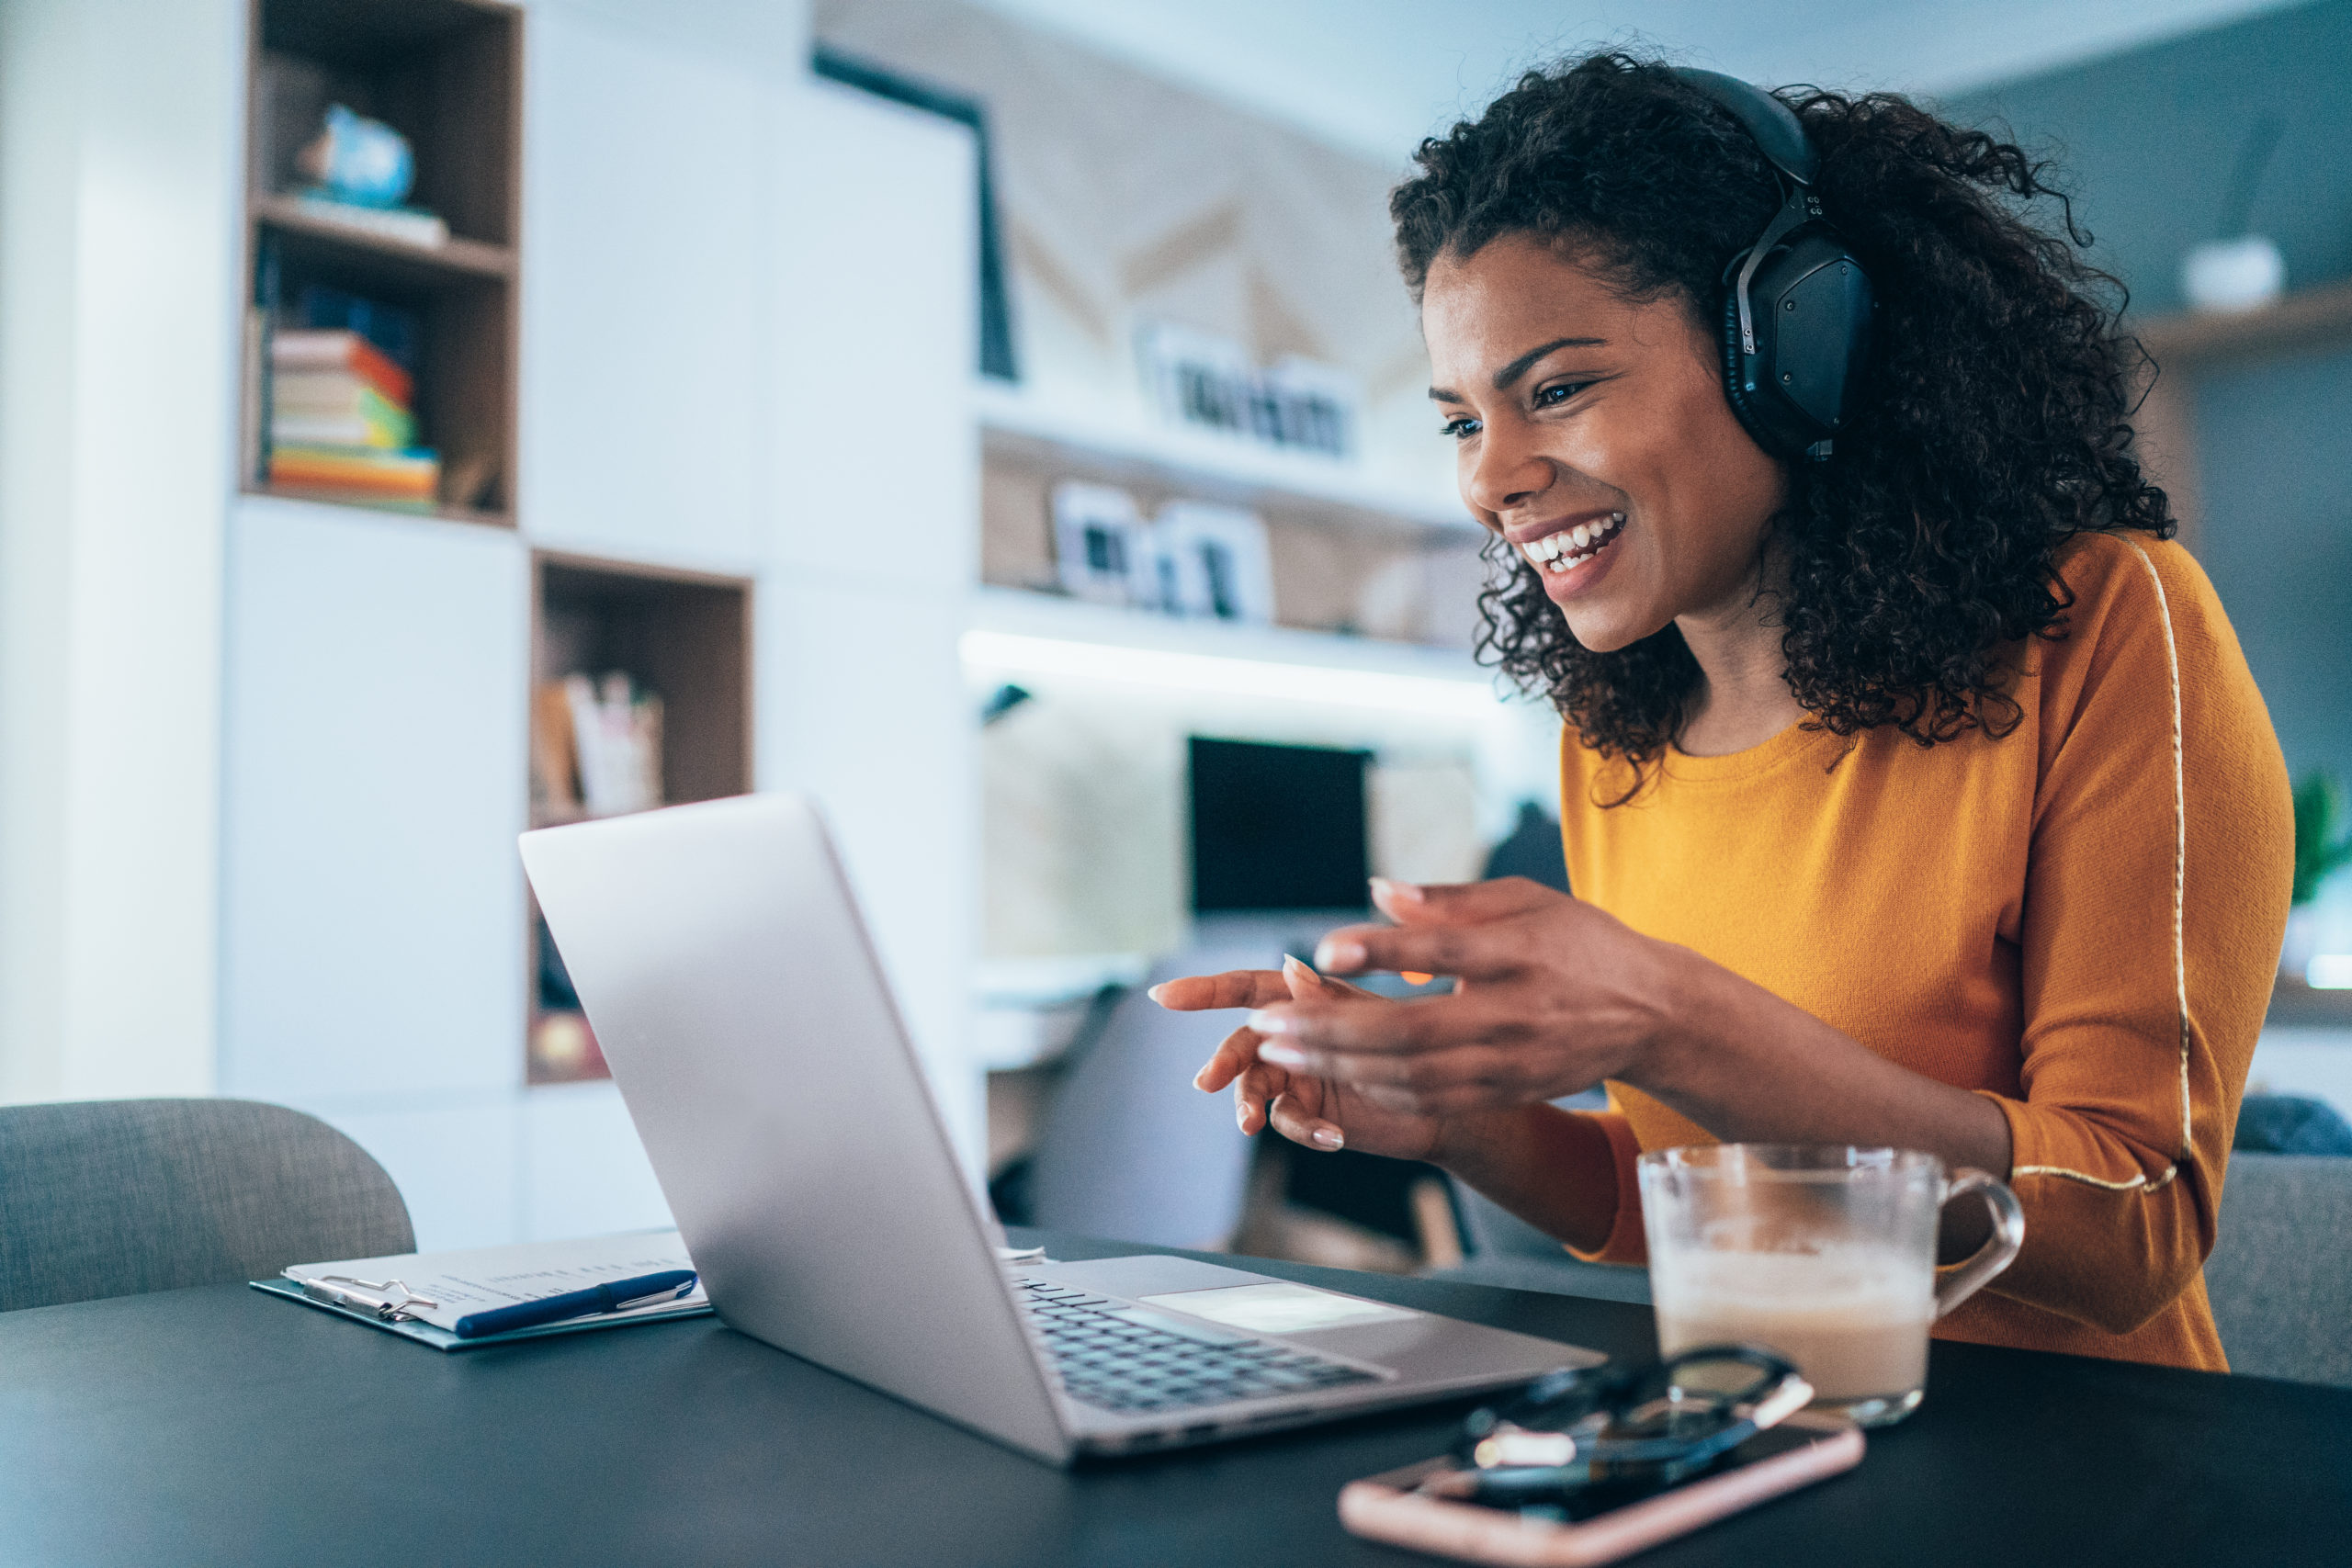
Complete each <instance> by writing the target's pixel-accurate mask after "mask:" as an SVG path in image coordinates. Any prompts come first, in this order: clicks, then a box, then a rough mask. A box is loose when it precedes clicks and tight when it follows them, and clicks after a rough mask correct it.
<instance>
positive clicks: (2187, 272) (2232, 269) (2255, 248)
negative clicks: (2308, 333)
mask: <svg viewBox="0 0 2352 1568" xmlns="http://www.w3.org/2000/svg"><path fill="white" fill-rule="evenodd" d="M2280 132H2281V128H2280V125H2279V122H2278V118H2277V117H2275V116H2271V115H2265V116H2264V117H2263V118H2261V119H2259V120H2257V121H2256V122H2255V127H2254V130H2252V131H2250V132H2249V133H2248V134H2247V136H2246V142H2245V148H2244V149H2243V150H2242V151H2241V152H2239V154H2238V163H2237V168H2236V169H2235V171H2234V172H2233V174H2232V175H2231V177H2230V188H2229V195H2228V196H2227V197H2226V198H2225V199H2224V201H2223V204H2222V237H2221V238H2219V239H2216V240H2209V241H2207V242H2205V243H2203V244H2200V245H2196V246H2193V247H2191V248H2190V250H2189V252H2188V256H2187V257H2186V258H2184V260H2183V261H2182V263H2181V279H2180V281H2181V292H2182V293H2184V294H2186V295H2187V296H2188V303H2189V307H2190V308H2191V309H2192V310H2255V309H2257V308H2258V307H2260V306H2264V305H2267V304H2269V303H2270V302H2271V301H2272V300H2273V299H2278V296H2279V294H2280V293H2281V292H2282V291H2283V290H2284V289H2285V288H2286V287H2287V262H2286V258H2285V257H2284V256H2282V255H2280V254H2278V245H2277V244H2276V243H2274V242H2272V241H2271V240H2270V239H2268V238H2267V237H2266V236H2264V235H2261V234H2257V233H2256V232H2255V231H2254V198H2255V194H2256V192H2257V191H2258V190H2259V189H2260V188H2261V186H2262V176H2263V175H2264V173H2265V172H2266V171H2267V170H2268V168H2269V166H2270V159H2271V155H2272V154H2273V153H2275V152H2278V139H2279V136H2280Z"/></svg>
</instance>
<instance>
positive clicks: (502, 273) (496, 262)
mask: <svg viewBox="0 0 2352 1568" xmlns="http://www.w3.org/2000/svg"><path fill="white" fill-rule="evenodd" d="M253 207H254V218H255V219H257V220H259V221H261V222H262V223H263V224H265V225H266V226H267V227H268V228H270V229H272V230H274V231H277V233H278V234H280V235H282V236H283V237H284V240H285V245H286V249H287V250H288V252H289V253H290V254H293V255H295V256H298V257H302V258H304V259H308V257H309V255H311V254H324V255H329V256H335V257H338V258H339V259H342V260H344V261H345V262H346V263H347V264H348V265H350V266H351V267H352V268H354V269H355V270H359V271H363V272H365V271H375V272H378V273H380V275H381V276H384V277H385V278H387V279H388V280H390V282H391V283H392V284H393V285H394V286H395V287H398V288H402V289H404V290H414V289H418V288H424V289H432V288H470V287H473V286H474V285H476V284H477V283H479V282H481V280H483V279H485V278H496V279H500V280H504V279H506V278H510V277H512V276H515V253H514V252H513V251H511V250H509V249H507V248H506V247H505V246H504V245H491V244H485V243H482V242H481V241H480V240H469V239H467V238H465V237H464V236H463V235H459V234H452V235H450V236H449V238H448V239H447V240H446V241H444V242H443V243H440V244H438V245H417V244H411V243H409V242H407V241H406V240H396V239H393V238H392V237H391V236H390V235H388V234H378V233H375V232H372V231H368V230H366V229H361V228H357V227H355V226H354V225H351V224H348V223H338V222H336V221H335V220H333V219H331V218H323V217H321V216H320V215H318V214H317V213H315V212H311V211H310V210H309V209H306V208H304V207H303V206H302V205H301V203H300V202H299V201H297V200H296V199H295V198H294V197H290V196H264V197H256V198H255V199H254V204H253ZM312 247H315V248H316V250H315V253H314V252H313V250H312Z"/></svg>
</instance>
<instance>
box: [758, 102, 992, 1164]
mask: <svg viewBox="0 0 2352 1568" xmlns="http://www.w3.org/2000/svg"><path fill="white" fill-rule="evenodd" d="M787 111H788V112H787V115H786V118H785V119H784V121H783V122H782V124H781V126H780V134H779V139H778V143H777V156H776V190H777V203H776V212H777V215H778V224H779V228H778V234H779V240H780V244H779V254H778V258H777V268H776V272H775V276H774V280H773V283H772V285H771V287H772V288H774V289H775V299H776V301H777V304H776V309H775V320H776V321H777V329H776V335H775V340H774V342H775V355H776V361H777V365H778V369H779V374H778V378H777V389H778V396H777V402H776V406H775V424H774V425H773V427H772V428H771V430H770V431H769V432H768V433H767V439H766V441H765V442H764V443H763V446H764V447H765V449H766V452H767V457H768V462H769V465H770V476H771V477H770V486H771V490H772V493H773V494H774V495H775V509H774V512H773V514H772V521H771V528H770V532H769V535H768V539H767V543H766V555H765V561H766V570H765V571H764V572H763V576H762V579H761V585H760V593H759V601H758V605H757V615H758V619H759V637H760V641H761V645H762V649H763V652H762V662H761V672H760V685H759V694H758V702H759V735H760V747H759V756H758V770H759V784H760V787H761V788H763V789H777V788H793V789H805V790H808V791H809V792H811V793H813V794H814V795H816V796H817V797H818V799H819V800H820V802H821V803H822V804H823V806H824V807H825V809H826V812H827V814H828V816H829V818H830V819H831V822H832V825H833V828H834V830H835V832H836V834H837V835H838V836H839V838H840V840H841V844H842V858H843V859H844V860H845V861H846V862H847V863H848V867H849V871H850V875H851V878H852V880H853V881H854V883H855V885H856V887H857V893H858V897H859V898H860V900H861V902H862V903H863V905H864V907H865V914H866V917H867V919H868V921H869V923H870V924H871V926H872V928H873V931H874V934H875V940H876V946H877V947H879V948H880V950H881V953H882V958H883V964H884V967H885V969H886V970H887V971H888V974H889V976H890V979H891V983H892V986H893V987H894V988H895V990H896V991H897V994H898V997H899V1003H900V1006H901V1008H902V1009H903V1010H904V1011H905V1013H906V1016H907V1021H908V1025H909V1028H910V1031H911V1032H912V1033H913V1035H914V1037H915V1042H916V1044H917V1047H918V1049H919V1050H920V1051H921V1052H922V1055H923V1057H924V1060H925V1063H926V1065H927V1066H928V1067H929V1069H930V1072H931V1076H932V1081H933V1088H934V1090H935V1091H936V1092H937V1094H938V1096H939V1099H940V1109H941V1111H942V1113H943V1115H944V1118H945V1120H946V1122H947V1124H948V1127H949V1129H950V1132H951V1134H952V1135H953V1136H954V1137H955V1139H956V1145H957V1150H958V1153H959V1154H960V1155H961V1156H962V1157H963V1159H964V1163H965V1166H966V1168H967V1170H969V1171H971V1172H973V1173H975V1174H976V1175H977V1174H978V1171H979V1170H980V1168H981V1165H982V1162H983V1160H984V1158H985V1145H986V1130H985V1122H986V1115H985V1107H984V1103H983V1098H984V1096H983V1080H982V1077H981V1074H980V1072H979V1070H978V1067H977V1066H973V1065H972V1062H971V1057H970V1053H969V1050H968V1048H967V1032H968V1029H969V1015H970V1011H971V965H972V961H973V958H974V956H975V954H976V953H977V952H978V921H979V887H978V839H979V824H978V808H979V807H978V771H977V769H978V761H977V750H976V736H977V732H978V717H977V714H976V712H975V710H974V709H973V708H972V707H971V705H969V703H968V702H967V698H966V695H965V693H964V685H963V675H962V670H961V666H960V664H959V662H958V659H957V653H956V639H957V637H958V635H959V634H960V633H961V631H962V630H963V628H964V626H965V623H966V619H967V616H968V615H969V614H970V601H971V594H972V591H973V588H974V586H975V584H976V583H977V582H978V577H979V511H978V506H979V477H978V476H979V448H978V435H977V432H976V428H975V426H974V424H973V421H972V413H971V409H970V403H969V398H970V392H969V388H970V384H971V381H972V372H973V367H974V366H975V365H976V363H977V361H978V341H977V336H976V333H977V317H976V311H975V308H974V295H975V288H974V284H973V278H974V276H975V271H976V264H975V257H976V256H977V254H978V250H977V245H978V241H977V224H978V213H977V210H976V207H975V202H974V188H975V185H976V179H975V169H974V165H973V147H972V141H971V138H970V135H969V133H968V132H967V131H966V130H963V129H962V128H961V127H958V126H956V125H953V124H951V123H950V122H947V121H944V120H942V119H939V118H935V117H933V116H929V115H922V114H917V113H914V112H912V111H910V110H906V109H901V108H899V107H894V106H891V105H888V104H885V103H881V102H878V101H876V100H875V99H873V98H870V97H866V96H861V95H857V94H853V93H849V92H847V91H844V90H841V89H837V88H832V87H828V86H823V85H817V86H812V87H810V88H809V89H808V90H806V91H805V92H803V93H801V94H799V95H797V96H795V97H794V99H793V100H792V101H791V102H790V103H789V104H788V105H787Z"/></svg>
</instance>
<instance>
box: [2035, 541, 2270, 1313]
mask: <svg viewBox="0 0 2352 1568" xmlns="http://www.w3.org/2000/svg"><path fill="white" fill-rule="evenodd" d="M2075 562H2076V564H2078V565H2081V566H2083V567H2085V568H2086V569H2087V570H2083V571H2082V572H2081V573H2080V574H2079V575H2080V578H2081V581H2076V577H2077V574H2076V573H2075V571H2072V570H2070V571H2069V572H2068V579H2069V582H2070V585H2072V586H2073V587H2074V588H2075V592H2076V594H2077V599H2076V603H2075V607H2074V610H2073V613H2072V615H2071V616H2070V620H2069V626H2068V631H2067V635H2066V637H2064V639H2063V640H2062V641H2059V642H2056V643H2045V644H2042V645H2041V654H2040V656H2039V657H2040V664H2041V669H2040V672H2039V677H2038V678H2039V679H2040V680H2041V693H2040V715H2041V733H2040V738H2039V744H2040V746H2041V768H2040V779H2039V784H2038V788H2037V792H2036V797H2035V802H2034V823H2033V831H2032V839H2031V844H2030V854H2029V861H2028V865H2027V874H2026V886H2025V899H2024V904H2023V908H2022V911H2021V914H2020V917H2019V936H2018V944H2019V958H2020V961H2021V967H2022V976H2023V981H2024V998H2023V999H2024V1006H2025V1033H2024V1040H2023V1050H2024V1060H2023V1066H2022V1069H2021V1072H2020V1076H2019V1081H2020V1084H2021V1088H2022V1095H2021V1097H2020V1098H2010V1097H2007V1096H2002V1095H1992V1096H1989V1098H1992V1099H1993V1100H1995V1101H1996V1103H1997V1104H1998V1105H1999V1106H2000V1108H2001V1110H2002V1111H2003V1112H2004V1113H2006V1115H2007V1118H2008V1122H2009V1132H2010V1136H2011V1139H2012V1144H2013V1152H2012V1156H2011V1168H2010V1184H2011V1186H2013V1187H2014V1188H2015V1189H2016V1190H2017V1194H2018V1201H2020V1203H2021V1204H2022V1205H2023V1206H2024V1209H2025V1214H2026V1242H2025V1247H2024V1250H2023V1251H2022V1252H2020V1253H2019V1254H2018V1258H2017V1261H2016V1262H2015V1263H2014V1264H2012V1265H2011V1266H2010V1268H2009V1269H2008V1270H2007V1272H2006V1273H2004V1274H2003V1275H2002V1276H2001V1277H2000V1278H1999V1279H1998V1280H1996V1281H1995V1282H1994V1284H1993V1285H1992V1286H1991V1287H1990V1288H1991V1289H1992V1290H1993V1291H1995V1292H1998V1293H2000V1294H2003V1295H2007V1296H2010V1297H2013V1298H2015V1299H2017V1300H2018V1301H2022V1302H2025V1303H2029V1304H2030V1305H2033V1306H2037V1307H2041V1308H2044V1309H2046V1310H2048V1311H2051V1312H2055V1313H2059V1314H2064V1315H2066V1316H2068V1317H2072V1318H2075V1319H2078V1320H2081V1321H2084V1322H2086V1323H2089V1324H2091V1325H2095V1326H2097V1327H2098V1328H2102V1329H2105V1330H2107V1331H2108V1332H2110V1333H2119V1334H2120V1333H2124V1332H2128V1331H2129V1330H2131V1329H2132V1328H2134V1327H2137V1326H2138V1325H2140V1324H2142V1323H2144V1322H2145V1321H2147V1320H2148V1319H2149V1318H2150V1317H2152V1316H2154V1314H2156V1313H2157V1312H2158V1311H2160V1310H2162V1309H2163V1308H2164V1306H2165V1304H2166V1303H2169V1302H2171V1301H2172V1299H2173V1298H2174V1297H2175V1296H2176V1295H2177V1294H2178V1293H2179V1292H2181V1290H2182V1289H2183V1288H2185V1287H2186V1286H2187V1285H2188V1282H2189V1281H2190V1280H2191V1279H2193V1278H2194V1277H2195V1275H2196V1273H2197V1271H2198V1269H2199V1267H2200V1266H2201V1265H2202V1264H2203V1262H2204V1259H2205V1257H2206V1255H2207V1253H2209V1252H2210V1251H2211V1249H2212V1245H2213V1235H2214V1223H2215V1215H2216V1212H2217V1210H2218V1207H2219V1204H2220V1199H2221V1187H2222V1172H2223V1169H2224V1168H2225V1166H2226V1163H2227V1160H2228V1156H2229V1147H2230V1141H2231V1137H2232V1134H2233V1131H2234V1129H2235V1125H2236V1121H2237V1107H2238V1100H2239V1097H2240V1095H2241V1094H2242V1092H2243V1091H2244V1089H2245V1075H2246V1069H2247V1066H2248V1064H2249V1063H2250V1061H2251V1060H2252V1057H2253V1054H2254V1043H2255V1037H2256V1034H2257V1033H2258V1032H2260V1030H2261V1027H2262V1019H2263V1014H2264V1012H2265V1010H2266V1009H2267V1004H2268V999H2269V993H2270V986H2271V980H2272V976H2273V975H2274V974H2275V973H2276V968H2277V962H2278V944H2279V939H2280V936H2281V933H2282V931H2283V929H2284V926H2285V922H2286V915H2287V900H2288V890H2289V884H2290V877H2291V874H2292V862H2293V849H2294V825H2293V813H2292V806H2291V802H2290V796H2289V791H2288V785H2287V773H2286V766H2285V763H2284V761H2283V760H2282V759H2281V757H2280V755H2279V750H2278V740H2277V739H2276V737H2275V736H2274V735H2273V733H2272V731H2271V728H2270V721H2269V716H2268V714H2267V711H2266V710H2265V708H2264V706H2263V703H2262V697H2261V694H2260V693H2259V692H2258V691H2256V688H2255V684H2254V680H2253V676H2252V675H2251V673H2250V672H2249V671H2247V669H2246V664H2245V657H2244V655H2243V654H2242V653H2241V652H2240V651H2239V649H2238V645H2237V639H2236V637H2235V636H2234V634H2233V632H2232V631H2231V629H2230V626H2229V622H2228V619H2227V618H2226V617H2225V616H2224V615H2222V608H2221V604H2220V603H2219V601H2218V600H2217V599H2216V598H2215V596H2214V594H2213V591H2212V588H2211V584H2210V583H2209V582H2207V581H2206V580H2205V576H2204V574H2203V572H2202V571H2200V570H2199V569H2198V567H2197V566H2196V564H2195V562H2194V561H2193V560H2191V559H2190V558H2189V557H2188V554H2187V552H2185V551H2183V550H2181V549H2180V548H2179V547H2177V546H2174V545H2169V544H2164V543H2159V542H2155V541H2147V542H2144V543H2143V542H2141V541H2138V540H2133V539H2128V538H2127V539H2117V538H2109V537H2101V538H2093V539H2088V540H2086V541H2085V547H2084V548H2083V549H2082V550H2081V551H2080V553H2079V554H2078V555H2077V556H2076V557H2075Z"/></svg>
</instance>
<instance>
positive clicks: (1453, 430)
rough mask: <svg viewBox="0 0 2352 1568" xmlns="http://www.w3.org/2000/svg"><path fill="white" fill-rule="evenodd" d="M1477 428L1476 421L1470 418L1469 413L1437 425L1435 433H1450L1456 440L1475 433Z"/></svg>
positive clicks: (1461, 439) (1462, 439)
mask: <svg viewBox="0 0 2352 1568" xmlns="http://www.w3.org/2000/svg"><path fill="white" fill-rule="evenodd" d="M1478 429H1479V426H1478V422H1477V421H1476V420H1475V419H1472V418H1471V417H1470V416H1469V415H1467V414H1464V415H1463V416H1462V417H1461V418H1459V419H1449V420H1447V421H1446V422H1445V423H1443V424H1442V425H1440V426H1438V432H1437V433H1438V434H1440V435H1450V436H1452V437H1453V439H1454V440H1456V441H1464V440H1467V439H1468V438H1469V437H1471V436H1473V435H1476V434H1478Z"/></svg>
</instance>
